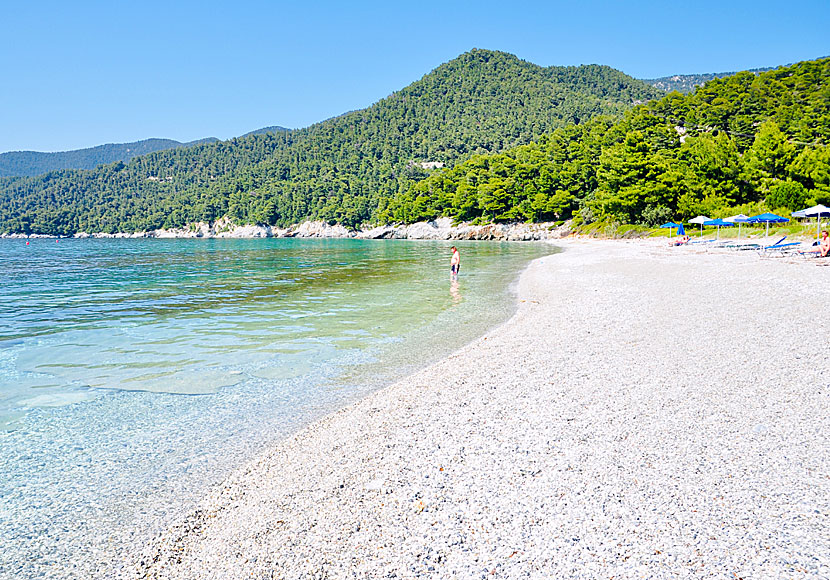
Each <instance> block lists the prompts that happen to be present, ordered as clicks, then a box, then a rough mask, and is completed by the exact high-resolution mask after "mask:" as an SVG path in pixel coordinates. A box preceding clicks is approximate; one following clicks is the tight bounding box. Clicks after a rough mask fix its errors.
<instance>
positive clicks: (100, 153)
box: [0, 125, 289, 177]
mask: <svg viewBox="0 0 830 580" xmlns="http://www.w3.org/2000/svg"><path fill="white" fill-rule="evenodd" d="M280 131H289V129H286V128H285V127H279V126H277V125H274V126H272V127H263V128H262V129H257V130H255V131H251V132H249V133H245V134H244V135H242V137H243V138H244V137H249V136H251V135H265V134H267V133H277V132H280ZM217 141H219V139H217V138H216V137H207V138H205V139H197V140H196V141H188V142H186V143H182V142H180V141H175V140H173V139H144V140H142V141H133V142H132V143H107V144H106V145H98V146H96V147H89V148H86V149H75V150H73V151H58V152H54V153H46V152H41V151H10V152H8V153H0V177H18V176H35V175H42V174H44V173H48V172H50V171H58V170H61V169H95V168H96V167H98V166H99V165H107V164H109V163H115V162H116V161H123V162H124V163H126V162H128V161H129V160H130V159H132V158H133V157H138V156H139V155H146V154H148V153H153V152H155V151H164V150H165V149H175V148H177V147H192V146H194V145H204V144H206V143H215V142H217Z"/></svg>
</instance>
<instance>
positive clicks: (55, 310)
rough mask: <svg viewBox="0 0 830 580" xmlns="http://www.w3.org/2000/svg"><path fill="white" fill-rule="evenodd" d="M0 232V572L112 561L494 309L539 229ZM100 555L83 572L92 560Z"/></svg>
mask: <svg viewBox="0 0 830 580" xmlns="http://www.w3.org/2000/svg"><path fill="white" fill-rule="evenodd" d="M456 245H458V246H459V247H460V249H461V252H462V257H463V262H462V271H461V276H460V277H459V281H458V283H457V284H452V283H451V282H450V280H449V273H448V263H449V255H450V254H449V246H450V244H449V243H446V242H412V241H392V240H388V241H368V240H295V239H268V240H112V239H109V240H95V239H90V240H60V241H58V242H56V241H55V240H47V239H37V240H30V243H29V245H26V241H25V240H0V255H2V258H3V268H2V271H0V280H2V284H0V298H2V299H0V465H2V466H3V470H2V472H0V577H1V578H36V577H52V576H54V577H89V576H90V575H92V576H93V577H94V576H97V575H98V574H100V573H101V571H102V570H107V569H110V570H111V569H117V568H118V566H119V565H120V562H121V560H120V558H121V556H120V555H121V554H123V550H124V549H125V548H126V547H129V546H134V545H135V544H136V543H142V542H144V541H146V540H147V539H148V538H149V537H150V536H151V535H152V534H153V533H154V532H156V531H158V530H159V529H160V528H161V527H163V526H165V525H166V524H167V523H169V522H170V521H172V520H173V519H174V518H175V517H176V515H177V514H178V513H180V512H181V511H182V510H185V509H187V508H188V507H189V506H190V505H192V503H193V502H194V501H195V500H196V499H198V497H200V496H201V495H203V494H204V492H205V491H206V490H207V489H208V487H209V486H210V485H213V484H216V483H218V482H219V481H221V480H222V479H223V478H224V477H225V476H226V475H227V474H228V473H229V470H232V469H233V468H235V467H238V466H239V465H241V464H242V463H244V462H245V461H247V460H249V459H250V458H252V457H253V455H254V454H255V453H256V452H258V451H260V450H261V449H262V448H263V446H264V445H266V444H267V443H268V442H269V441H273V440H274V439H277V438H279V437H282V436H285V435H287V434H289V433H291V432H293V431H295V430H296V429H298V428H299V427H301V426H302V425H304V424H306V423H308V422H309V421H311V420H313V419H315V418H318V417H320V416H321V415H323V414H325V413H328V412H330V411H332V410H334V409H336V408H338V407H340V406H342V405H344V404H347V403H348V402H350V401H353V400H355V399H357V398H359V397H361V396H363V395H365V394H367V393H368V392H370V391H372V390H374V389H377V388H379V387H381V386H383V385H385V384H388V383H389V382H391V381H392V380H394V379H396V378H400V377H401V376H404V375H405V374H408V373H409V372H412V371H413V370H415V369H417V368H419V367H421V366H423V365H425V364H428V363H429V362H431V361H434V360H435V359H436V358H437V357H439V356H442V355H443V354H445V353H446V352H447V351H449V350H452V349H455V348H458V347H459V346H461V345H463V344H464V343H466V342H468V341H469V340H471V339H473V338H475V337H476V336H478V335H480V334H482V333H483V332H484V331H485V330H486V329H487V328H489V327H492V326H494V325H495V324H498V323H500V322H502V321H503V320H505V319H506V318H507V317H508V316H509V314H510V313H511V312H512V310H513V307H514V304H513V299H512V297H511V295H510V289H509V286H510V283H511V282H512V281H513V280H515V279H516V277H517V274H518V273H519V271H520V270H521V269H522V268H523V267H524V266H525V265H526V264H527V263H528V262H529V261H530V260H531V259H533V258H536V257H539V256H541V255H544V254H546V253H550V252H551V251H552V248H551V247H550V246H547V245H540V244H498V243H482V242H477V243H468V244H461V243H457V244H456ZM96 570H97V573H96Z"/></svg>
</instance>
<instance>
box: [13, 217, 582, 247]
mask: <svg viewBox="0 0 830 580" xmlns="http://www.w3.org/2000/svg"><path fill="white" fill-rule="evenodd" d="M570 233H571V228H570V226H569V222H566V223H565V224H563V225H560V226H556V225H555V224H553V223H537V224H527V223H513V224H485V225H473V224H469V223H461V224H458V225H455V226H454V225H452V220H451V219H450V218H439V219H437V220H434V221H429V222H418V223H414V224H411V225H385V226H377V227H373V228H369V229H360V230H350V229H348V228H346V227H345V226H342V225H340V224H335V225H329V224H328V223H326V222H324V221H312V222H303V223H301V224H295V225H292V226H289V227H287V228H278V227H276V226H264V225H246V226H239V225H235V224H233V223H231V222H230V221H228V220H226V219H221V220H217V221H215V222H213V223H205V222H200V223H196V224H193V225H192V226H190V227H187V228H173V229H160V230H150V231H146V232H135V233H126V232H122V233H115V234H105V233H87V232H79V233H76V234H74V235H73V236H70V237H73V238H81V239H85V238H357V239H365V240H490V241H510V242H514V241H537V240H550V239H560V238H564V237H566V236H568V235H570ZM55 237H56V236H48V235H42V234H32V235H29V236H27V235H25V234H0V238H27V239H29V238H55Z"/></svg>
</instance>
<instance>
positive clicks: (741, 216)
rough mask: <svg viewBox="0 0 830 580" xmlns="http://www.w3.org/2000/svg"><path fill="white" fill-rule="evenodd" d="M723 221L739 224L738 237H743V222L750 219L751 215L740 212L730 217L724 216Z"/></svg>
mask: <svg viewBox="0 0 830 580" xmlns="http://www.w3.org/2000/svg"><path fill="white" fill-rule="evenodd" d="M723 221H725V222H730V223H733V224H738V239H740V237H741V224H745V223H746V222H748V221H749V216H748V215H744V214H742V213H739V214H738V215H733V216H730V217H728V218H723Z"/></svg>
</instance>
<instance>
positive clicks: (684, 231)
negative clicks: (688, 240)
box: [677, 224, 686, 236]
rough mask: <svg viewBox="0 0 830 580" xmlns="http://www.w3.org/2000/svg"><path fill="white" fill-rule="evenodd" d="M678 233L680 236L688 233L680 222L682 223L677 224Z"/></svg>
mask: <svg viewBox="0 0 830 580" xmlns="http://www.w3.org/2000/svg"><path fill="white" fill-rule="evenodd" d="M677 235H678V236H685V235H686V230H685V229H683V224H680V225H678V226H677Z"/></svg>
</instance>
